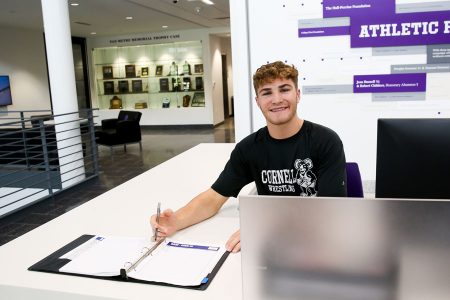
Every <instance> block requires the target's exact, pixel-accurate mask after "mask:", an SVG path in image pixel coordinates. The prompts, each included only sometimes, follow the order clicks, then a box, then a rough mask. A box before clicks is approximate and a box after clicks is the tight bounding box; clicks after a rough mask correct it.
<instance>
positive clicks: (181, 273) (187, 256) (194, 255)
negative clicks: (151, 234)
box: [130, 241, 225, 286]
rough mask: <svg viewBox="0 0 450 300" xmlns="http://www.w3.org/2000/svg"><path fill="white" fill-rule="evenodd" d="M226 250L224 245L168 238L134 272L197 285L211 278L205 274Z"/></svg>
mask: <svg viewBox="0 0 450 300" xmlns="http://www.w3.org/2000/svg"><path fill="white" fill-rule="evenodd" d="M224 253H225V246H224V245H204V244H203V245H202V244H201V243H180V242H177V241H167V242H166V244H165V245H164V246H163V247H159V248H158V249H157V250H156V251H155V252H154V253H153V254H152V257H151V258H149V259H146V260H145V261H143V262H142V263H141V264H140V265H139V266H138V267H137V268H136V271H135V272H133V274H132V275H130V276H132V277H133V278H136V279H145V280H151V281H162V282H172V283H174V284H177V285H185V286H189V285H192V286H195V285H199V284H201V283H202V282H203V283H204V282H206V281H207V279H205V277H207V275H208V274H209V273H210V272H211V271H212V269H213V268H214V266H215V265H216V264H217V262H218V261H219V260H220V258H221V257H222V255H223V254H224Z"/></svg>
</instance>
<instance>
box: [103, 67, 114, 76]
mask: <svg viewBox="0 0 450 300" xmlns="http://www.w3.org/2000/svg"><path fill="white" fill-rule="evenodd" d="M112 78H113V68H112V67H111V66H104V67H103V79H112Z"/></svg>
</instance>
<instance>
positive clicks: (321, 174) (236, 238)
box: [150, 61, 347, 252]
mask: <svg viewBox="0 0 450 300" xmlns="http://www.w3.org/2000/svg"><path fill="white" fill-rule="evenodd" d="M297 81H298V71H297V70H296V69H295V67H294V66H289V65H286V64H284V63H283V62H280V61H277V62H274V63H270V64H266V65H263V66H261V67H260V68H259V69H258V70H257V71H256V73H255V74H254V76H253V85H254V88H255V92H256V103H257V104H258V107H259V108H260V109H261V111H262V113H263V115H264V117H265V119H266V124H267V126H266V127H264V128H261V129H259V130H258V131H257V132H255V133H253V134H250V135H249V136H247V137H246V138H245V139H243V140H242V141H241V142H239V143H238V144H237V145H236V147H235V149H234V150H233V151H232V153H231V156H230V159H229V161H228V162H227V164H226V166H225V168H224V170H223V171H222V173H221V174H220V176H219V178H218V179H217V180H216V182H214V184H213V185H212V186H211V188H209V189H208V190H206V191H204V192H203V193H201V194H199V195H198V196H196V197H195V198H194V199H192V200H191V201H190V202H189V203H188V204H187V205H185V206H184V207H182V208H180V209H179V210H177V211H176V212H173V211H171V210H165V211H164V212H163V213H162V214H161V216H160V218H159V223H157V222H156V217H155V216H154V215H153V216H152V217H151V221H150V222H151V225H152V226H153V228H155V230H157V233H158V237H166V236H170V235H172V234H173V233H175V232H176V231H177V230H180V229H183V228H185V227H188V226H190V225H193V224H196V223H198V222H201V221H203V220H205V219H208V218H210V217H212V216H213V215H215V214H216V213H217V212H218V211H219V209H220V208H221V207H222V205H223V204H224V203H225V201H227V199H228V197H231V196H232V197H237V195H238V193H239V191H240V190H241V189H242V187H244V186H245V185H246V184H248V183H250V182H253V181H255V183H256V188H257V190H258V194H259V195H289V196H335V197H339V196H342V197H344V196H346V194H347V191H346V183H345V178H346V173H345V155H344V149H343V146H342V142H341V140H340V139H339V137H338V135H337V134H336V133H335V132H334V131H332V130H331V129H328V128H326V127H324V126H321V125H318V124H314V123H312V122H309V121H305V120H302V119H300V118H299V117H298V116H297V104H298V102H299V101H300V90H299V89H298V84H297ZM226 247H227V250H229V251H233V252H238V251H239V250H240V231H237V232H235V233H234V234H233V235H232V236H231V237H230V239H229V240H228V242H227V244H226Z"/></svg>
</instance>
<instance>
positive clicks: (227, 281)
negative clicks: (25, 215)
mask: <svg viewBox="0 0 450 300" xmlns="http://www.w3.org/2000/svg"><path fill="white" fill-rule="evenodd" d="M233 147H234V144H200V145H198V146H196V147H194V148H192V149H190V150H188V151H186V152H184V153H182V154H180V155H178V156H176V157H174V158H172V159H170V160H168V161H166V162H164V163H162V164H161V165H159V166H157V167H155V168H153V169H151V170H149V171H147V172H145V173H143V174H141V175H139V176H137V177H135V178H133V179H131V180H129V181H127V182H126V183H124V184H122V185H120V186H118V187H116V188H114V189H112V190H110V191H108V192H106V193H104V194H102V195H100V196H98V197H97V198H95V199H93V200H91V201H89V202H87V203H85V204H83V205H81V206H79V207H77V208H75V209H73V210H71V211H69V212H67V213H65V214H64V215H62V216H60V217H58V218H56V219H54V220H52V221H50V222H48V223H46V224H44V225H42V226H40V227H38V228H36V229H35V230H32V231H30V232H29V233H27V234H25V235H23V236H21V237H19V238H17V239H15V240H13V241H11V242H9V243H7V244H5V245H3V246H1V247H0V266H1V267H2V270H3V271H2V272H0V299H46V300H48V299H50V300H51V299H143V297H144V296H146V297H147V296H150V295H152V296H155V297H156V296H159V297H161V299H183V300H186V299H241V298H242V292H241V290H242V284H241V255H240V253H238V254H231V255H230V256H229V257H228V259H227V260H226V261H225V263H224V264H223V266H222V268H221V269H220V271H219V272H218V274H217V275H216V277H215V278H214V280H213V281H212V283H211V285H210V286H209V287H208V289H207V290H206V291H195V290H187V289H180V288H172V287H164V286H156V285H148V284H136V283H127V282H115V281H109V280H99V279H91V278H83V277H76V276H63V275H57V274H47V273H41V272H32V271H28V270H27V268H28V267H29V266H31V265H32V264H34V263H35V262H37V261H39V260H40V259H42V258H44V257H45V256H47V255H48V254H50V253H52V252H53V251H55V250H57V249H58V248H60V247H62V246H64V245H65V244H67V243H68V242H70V241H72V240H73V239H75V238H77V237H78V236H80V235H82V234H103V235H114V236H137V237H142V236H145V235H151V234H152V233H151V228H150V225H149V216H150V215H151V214H153V213H154V212H155V210H156V205H157V202H158V201H161V202H162V208H163V209H164V208H169V207H170V208H172V209H177V208H179V207H181V206H182V205H184V204H185V203H186V202H187V201H188V200H190V199H191V198H192V197H194V196H195V195H197V194H198V193H199V192H201V191H203V190H205V189H207V188H208V187H210V186H211V184H212V183H213V181H214V180H215V179H216V178H217V176H218V175H219V173H220V172H221V171H222V169H223V167H224V166H225V163H226V161H227V160H228V157H229V154H230V152H231V150H232V149H233ZM238 217H239V213H238V202H237V200H236V199H235V198H230V199H229V200H228V202H227V203H226V204H225V205H224V207H223V208H222V209H221V210H220V212H219V213H218V214H217V215H216V216H215V217H213V218H211V219H209V220H207V221H205V222H202V223H200V224H197V225H195V226H192V227H190V228H188V229H185V230H183V231H180V232H179V233H177V235H176V237H179V238H180V239H192V240H205V241H211V242H225V241H226V240H227V239H228V237H229V236H230V235H231V234H232V233H233V232H234V231H235V230H237V229H238V227H239V218H238Z"/></svg>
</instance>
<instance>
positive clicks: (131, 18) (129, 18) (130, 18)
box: [125, 17, 133, 20]
mask: <svg viewBox="0 0 450 300" xmlns="http://www.w3.org/2000/svg"><path fill="white" fill-rule="evenodd" d="M125 19H127V20H133V17H126V18H125Z"/></svg>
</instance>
